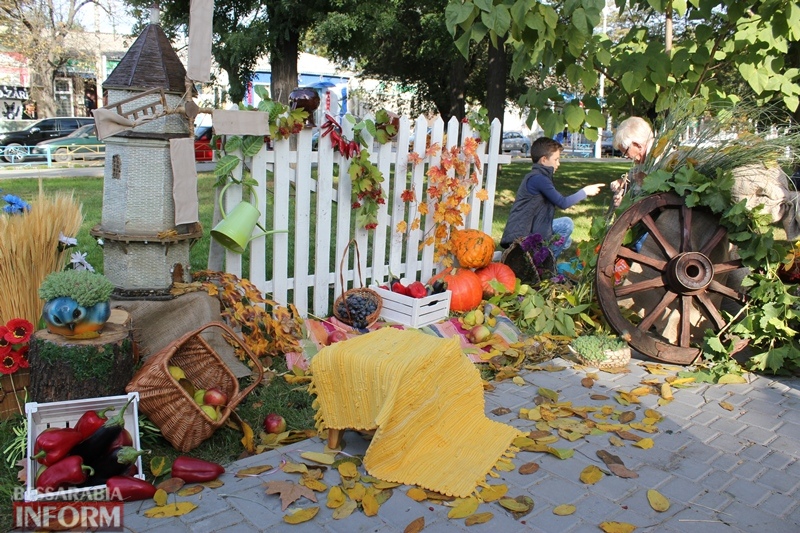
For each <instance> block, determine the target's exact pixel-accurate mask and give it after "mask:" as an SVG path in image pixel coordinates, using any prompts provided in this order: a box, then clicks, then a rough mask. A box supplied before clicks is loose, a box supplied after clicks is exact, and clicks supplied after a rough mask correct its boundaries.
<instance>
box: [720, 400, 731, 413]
mask: <svg viewBox="0 0 800 533" xmlns="http://www.w3.org/2000/svg"><path fill="white" fill-rule="evenodd" d="M719 406H720V407H722V408H723V409H725V410H726V411H733V409H734V407H733V404H732V403H728V402H719Z"/></svg>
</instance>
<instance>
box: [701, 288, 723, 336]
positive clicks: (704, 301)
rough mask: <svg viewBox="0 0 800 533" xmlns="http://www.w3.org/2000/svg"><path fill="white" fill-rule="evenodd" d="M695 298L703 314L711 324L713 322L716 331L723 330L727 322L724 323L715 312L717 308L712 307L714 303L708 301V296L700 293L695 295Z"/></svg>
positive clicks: (720, 316)
mask: <svg viewBox="0 0 800 533" xmlns="http://www.w3.org/2000/svg"><path fill="white" fill-rule="evenodd" d="M695 298H697V301H698V302H699V303H700V306H701V307H702V308H703V311H704V312H705V314H706V316H707V317H708V318H709V319H710V320H711V321H712V322H714V325H715V326H716V328H717V331H719V330H721V329H722V328H724V327H725V325H726V324H727V322H725V319H724V318H722V315H721V314H720V312H719V311H717V308H716V307H715V306H714V303H713V302H712V301H711V300H709V298H708V294H706V293H704V292H701V293H698V294H695Z"/></svg>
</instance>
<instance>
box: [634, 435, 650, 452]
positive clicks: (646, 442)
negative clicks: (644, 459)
mask: <svg viewBox="0 0 800 533" xmlns="http://www.w3.org/2000/svg"><path fill="white" fill-rule="evenodd" d="M633 445H634V446H636V447H637V448H641V449H643V450H649V449H650V448H652V447H653V439H651V438H649V437H648V438H646V439H642V440H640V441H637V442H634V443H633Z"/></svg>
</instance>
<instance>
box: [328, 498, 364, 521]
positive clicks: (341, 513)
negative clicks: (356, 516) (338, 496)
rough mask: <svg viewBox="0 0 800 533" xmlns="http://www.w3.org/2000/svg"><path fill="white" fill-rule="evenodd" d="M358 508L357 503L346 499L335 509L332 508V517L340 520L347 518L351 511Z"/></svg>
mask: <svg viewBox="0 0 800 533" xmlns="http://www.w3.org/2000/svg"><path fill="white" fill-rule="evenodd" d="M356 509H358V503H356V502H355V501H353V500H347V501H346V502H344V504H342V505H340V506H339V507H337V508H336V509H334V510H333V519H334V520H341V519H343V518H347V517H348V516H350V515H351V514H353V511H355V510H356Z"/></svg>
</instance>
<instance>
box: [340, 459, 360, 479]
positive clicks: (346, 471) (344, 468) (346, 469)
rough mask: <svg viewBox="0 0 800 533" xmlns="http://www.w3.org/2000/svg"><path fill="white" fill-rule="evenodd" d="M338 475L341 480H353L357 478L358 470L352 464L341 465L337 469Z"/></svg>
mask: <svg viewBox="0 0 800 533" xmlns="http://www.w3.org/2000/svg"><path fill="white" fill-rule="evenodd" d="M338 470H339V475H341V476H342V477H343V478H355V477H357V476H358V468H356V465H354V464H353V463H342V464H340V465H339V467H338Z"/></svg>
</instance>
